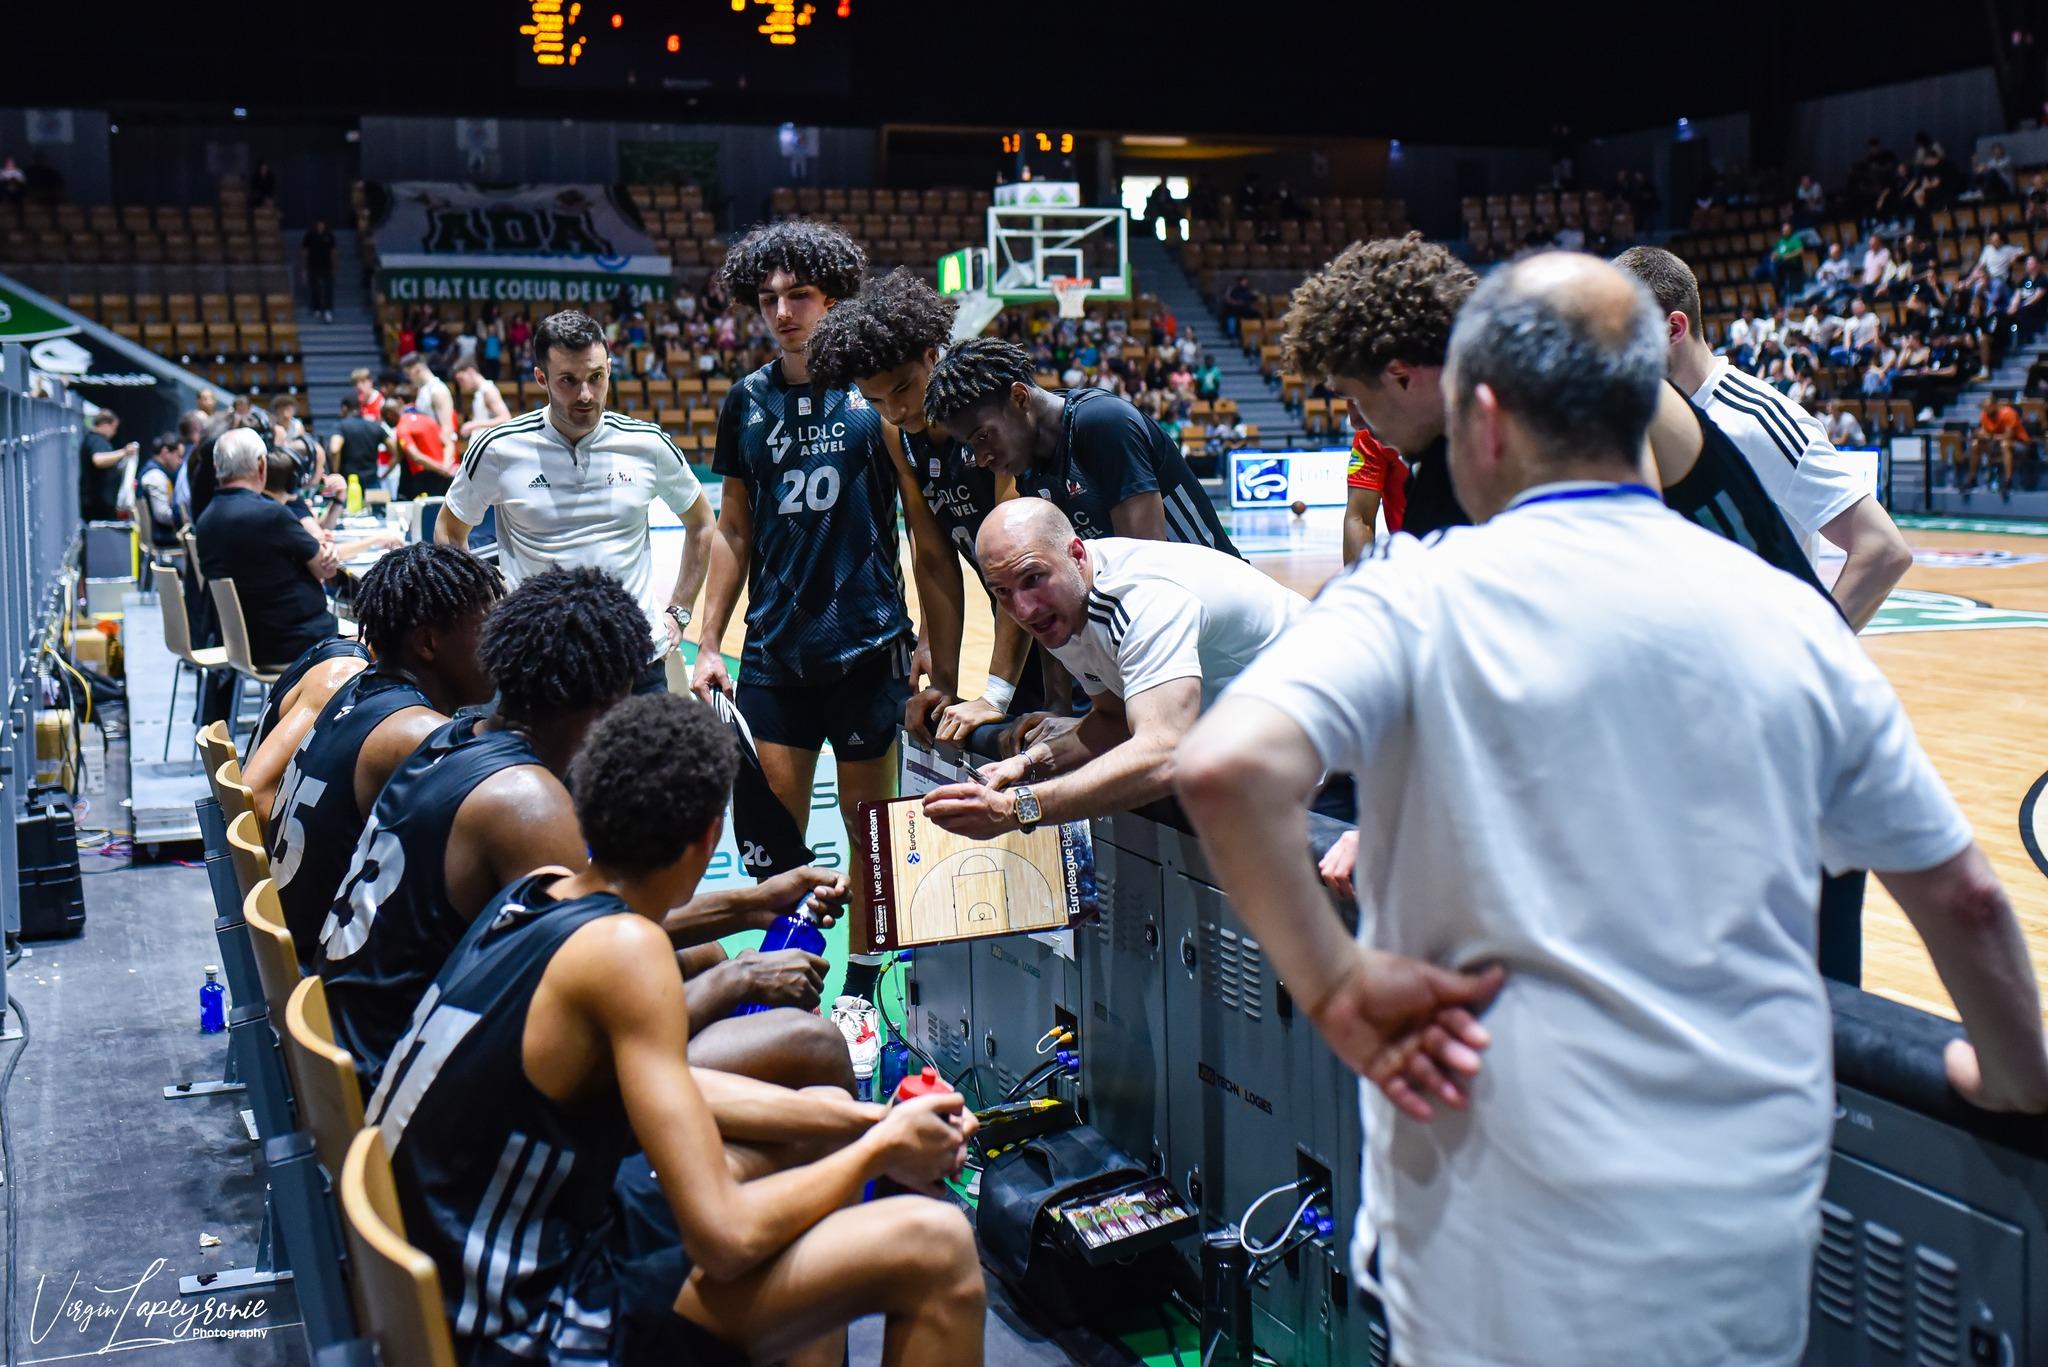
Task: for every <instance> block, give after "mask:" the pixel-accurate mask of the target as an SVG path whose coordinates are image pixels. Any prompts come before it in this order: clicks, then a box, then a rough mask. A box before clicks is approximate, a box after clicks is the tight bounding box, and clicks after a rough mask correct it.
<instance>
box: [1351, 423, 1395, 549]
mask: <svg viewBox="0 0 2048 1367" xmlns="http://www.w3.org/2000/svg"><path fill="white" fill-rule="evenodd" d="M1344 486H1345V487H1346V488H1347V489H1371V490H1373V491H1375V492H1377V493H1378V494H1379V496H1380V516H1381V517H1382V518H1384V519H1385V520H1386V524H1387V530H1388V531H1389V532H1398V531H1400V530H1401V523H1402V520H1403V515H1404V514H1405V513H1406V512H1407V511H1408V462H1406V461H1404V460H1402V459H1401V453H1400V452H1399V451H1396V450H1395V449H1394V448H1393V447H1391V446H1388V445H1387V444H1386V443H1384V442H1382V441H1381V440H1380V439H1379V438H1378V437H1375V436H1374V435H1373V434H1372V433H1370V432H1368V431H1366V430H1365V429H1364V428H1360V429H1359V430H1358V431H1356V432H1353V433H1352V434H1351V459H1350V461H1349V462H1348V463H1347V464H1346V465H1345V467H1344Z"/></svg>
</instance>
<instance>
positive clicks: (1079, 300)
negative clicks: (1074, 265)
mask: <svg viewBox="0 0 2048 1367" xmlns="http://www.w3.org/2000/svg"><path fill="white" fill-rule="evenodd" d="M1046 283H1047V284H1048V285H1050V286H1052V297H1053V298H1054V299H1056V300H1057V301H1059V306H1060V317H1062V318H1079V317H1080V316H1081V314H1082V311H1083V310H1084V309H1085V308H1086V307H1087V304H1088V291H1089V289H1090V288H1091V287H1092V286H1093V285H1094V284H1095V281H1094V280H1093V279H1092V278H1090V277H1088V276H1085V275H1055V276H1054V277H1053V278H1052V279H1050V280H1048V281H1047V282H1046Z"/></svg>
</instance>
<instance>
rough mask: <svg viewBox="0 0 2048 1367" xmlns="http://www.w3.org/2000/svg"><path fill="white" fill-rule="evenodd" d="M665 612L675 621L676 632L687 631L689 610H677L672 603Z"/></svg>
mask: <svg viewBox="0 0 2048 1367" xmlns="http://www.w3.org/2000/svg"><path fill="white" fill-rule="evenodd" d="M666 611H667V613H668V615H669V616H670V617H673V618H674V619H675V623H676V630H678V631H687V630H688V629H689V626H690V610H689V609H688V608H679V607H677V606H676V605H675V604H674V603H670V604H669V605H668V607H667V609H666Z"/></svg>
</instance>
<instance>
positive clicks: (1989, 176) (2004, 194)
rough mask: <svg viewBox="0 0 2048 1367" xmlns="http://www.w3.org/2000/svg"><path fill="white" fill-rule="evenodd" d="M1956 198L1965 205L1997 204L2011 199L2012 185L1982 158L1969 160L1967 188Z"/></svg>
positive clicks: (1974, 157)
mask: <svg viewBox="0 0 2048 1367" xmlns="http://www.w3.org/2000/svg"><path fill="white" fill-rule="evenodd" d="M1956 198H1957V199H1958V200H1961V201H1963V202H1965V203H1975V202H1980V201H1981V202H1983V203H1987V204H1999V203H2003V202H2004V201H2005V200H2008V199H2011V198H2012V183H2011V181H2010V180H2008V179H2007V178H2006V177H2004V176H2001V175H1999V174H1998V173H1997V172H1995V171H1993V170H1992V169H1991V167H1990V166H1989V165H1988V164H1987V163H1986V162H1985V160H1984V158H1982V157H1976V156H1973V157H1971V158H1970V180H1969V186H1968V188H1967V189H1965V190H1964V191H1963V193H1961V194H1960V195H1957V196H1956Z"/></svg>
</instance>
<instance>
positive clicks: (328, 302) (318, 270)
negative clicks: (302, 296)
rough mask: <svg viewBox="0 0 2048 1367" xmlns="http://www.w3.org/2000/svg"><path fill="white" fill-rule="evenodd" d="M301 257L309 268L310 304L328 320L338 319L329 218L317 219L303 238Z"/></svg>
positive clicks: (308, 295) (308, 299) (310, 307)
mask: <svg viewBox="0 0 2048 1367" xmlns="http://www.w3.org/2000/svg"><path fill="white" fill-rule="evenodd" d="M299 257H300V260H301V262H302V263H303V264H304V266H305V269H306V300H307V302H306V307H307V308H309V309H311V310H312V311H313V312H314V313H317V314H319V315H320V317H321V318H322V319H323V320H324V321H326V322H329V323H331V322H333V321H334V232H333V230H332V229H330V228H329V227H328V226H327V220H326V219H324V218H318V219H315V220H313V226H312V227H310V228H308V229H306V235H305V236H304V237H302V238H300V239H299Z"/></svg>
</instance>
